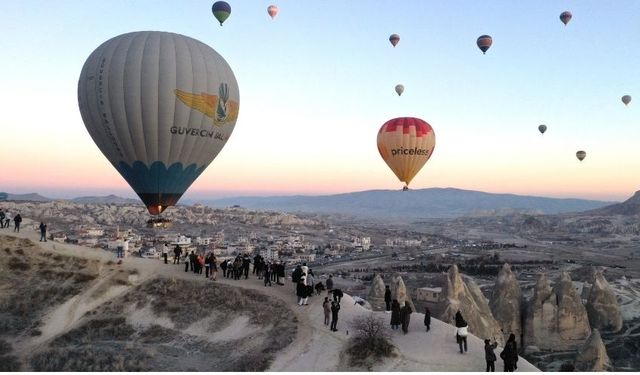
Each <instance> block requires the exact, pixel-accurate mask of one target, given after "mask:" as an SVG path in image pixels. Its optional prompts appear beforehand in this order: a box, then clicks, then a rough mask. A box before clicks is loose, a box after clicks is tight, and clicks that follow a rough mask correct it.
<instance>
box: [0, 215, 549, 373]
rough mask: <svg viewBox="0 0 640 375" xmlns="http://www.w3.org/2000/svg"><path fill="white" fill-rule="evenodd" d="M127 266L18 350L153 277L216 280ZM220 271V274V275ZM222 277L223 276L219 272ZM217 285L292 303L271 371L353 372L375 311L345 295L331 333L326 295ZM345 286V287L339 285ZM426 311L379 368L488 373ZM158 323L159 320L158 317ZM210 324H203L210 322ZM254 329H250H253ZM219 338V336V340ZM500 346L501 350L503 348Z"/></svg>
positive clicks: (141, 318) (60, 311) (478, 348)
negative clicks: (352, 350) (120, 281)
mask: <svg viewBox="0 0 640 375" xmlns="http://www.w3.org/2000/svg"><path fill="white" fill-rule="evenodd" d="M0 233H2V234H6V235H16V236H17V237H21V238H29V239H31V240H32V241H34V242H35V243H37V244H39V245H40V246H42V247H43V248H45V249H47V250H50V251H52V252H56V253H61V254H66V255H73V256H81V257H86V258H89V259H99V260H102V261H108V260H112V261H113V260H115V256H114V254H113V253H110V252H107V251H104V250H100V249H92V248H86V247H80V246H75V245H68V244H62V243H57V242H52V241H48V242H46V243H44V242H38V239H39V234H38V233H37V232H36V231H34V230H33V229H31V228H30V227H29V226H27V225H25V226H24V229H23V230H22V232H20V233H19V234H14V233H13V232H9V231H6V230H3V231H2V232H0ZM118 267H120V268H122V269H125V270H131V269H135V270H137V273H138V274H137V275H135V277H133V278H131V276H130V280H129V282H130V283H131V284H132V285H131V286H122V285H117V286H110V287H109V288H107V290H106V291H105V292H103V293H96V290H97V289H99V288H101V285H100V282H98V283H97V284H95V285H94V286H92V287H91V288H90V289H88V290H86V291H84V292H83V293H81V294H79V295H77V296H75V297H73V298H72V299H70V300H69V301H67V302H66V303H64V304H63V305H60V306H58V307H57V308H55V309H54V310H53V311H51V312H49V313H48V314H47V316H46V317H45V319H44V320H43V322H44V325H43V328H42V332H43V334H42V335H41V336H38V337H34V338H29V337H25V338H24V339H23V340H22V341H20V342H16V343H15V344H14V348H15V349H16V351H18V350H20V351H23V350H34V349H36V348H37V347H39V346H41V345H43V343H45V342H47V341H48V340H50V339H51V338H53V337H55V336H56V335H57V334H59V333H61V332H64V331H67V330H68V329H70V328H72V327H73V326H74V324H75V323H76V322H77V321H78V319H79V318H80V317H82V315H83V314H84V313H85V312H86V311H89V310H90V309H93V308H95V307H96V306H99V305H100V304H102V303H105V302H107V301H109V300H111V299H113V298H115V297H117V296H120V295H122V294H124V293H126V291H127V290H129V288H132V287H135V286H136V285H140V284H141V283H142V282H144V281H146V280H148V279H149V278H152V277H155V276H159V275H163V276H166V277H170V278H176V279H185V280H201V281H202V283H207V282H210V283H213V282H214V281H209V280H205V279H204V277H203V276H196V275H194V274H193V273H191V272H184V265H182V264H181V265H173V264H169V265H165V264H164V263H163V262H162V261H159V260H153V259H142V258H127V259H125V261H124V264H122V265H120V266H118ZM220 275H221V274H220ZM220 275H219V276H220ZM215 282H217V283H223V284H228V285H234V286H238V287H242V288H250V289H255V290H259V291H261V292H263V293H265V294H267V295H270V296H273V297H277V298H278V299H280V300H281V301H282V302H283V303H288V304H290V308H291V309H292V310H293V312H294V314H295V316H296V318H297V319H298V322H299V324H298V331H297V337H296V338H295V340H294V341H293V342H292V343H291V344H290V345H288V346H287V347H286V348H283V349H282V351H281V352H279V353H278V354H277V356H276V359H275V360H274V361H273V363H272V364H271V367H270V368H269V370H270V371H349V370H354V369H351V368H348V367H346V366H345V365H344V363H345V361H341V353H342V352H343V351H344V350H345V348H346V343H347V341H348V339H349V338H350V335H349V333H350V334H351V335H353V329H351V328H350V322H351V320H352V319H353V318H354V317H356V316H359V315H363V314H369V313H371V312H370V311H368V310H366V309H364V308H363V307H361V306H360V305H357V304H354V301H353V299H352V298H351V297H350V296H348V295H345V296H344V297H343V299H342V303H341V307H342V308H341V310H340V316H339V320H338V330H339V331H338V332H331V331H329V329H328V327H327V326H325V325H324V323H323V321H324V314H323V311H322V300H323V297H324V294H322V295H321V296H317V297H316V296H314V297H313V298H311V299H310V301H309V302H310V303H309V305H308V306H298V305H296V297H295V293H294V288H293V285H292V284H291V282H285V285H284V286H276V285H275V284H274V286H272V287H265V286H264V285H263V283H262V281H261V280H257V279H256V278H255V276H254V277H249V279H248V280H240V281H234V280H229V279H222V278H219V279H218V281H215ZM337 286H338V287H340V285H337ZM374 314H376V315H378V316H381V317H382V318H383V319H384V320H385V321H388V320H389V319H390V315H389V314H386V313H384V312H375V313H374ZM423 318H424V315H423V314H421V313H413V314H412V315H411V324H410V326H409V333H408V334H406V335H405V334H403V333H402V332H401V331H392V333H391V338H392V341H393V343H394V345H395V346H396V347H397V348H398V349H399V352H400V355H399V356H398V357H396V358H392V359H388V360H386V361H385V362H384V363H382V364H380V365H379V366H377V367H375V368H374V369H373V370H375V371H484V369H485V360H484V343H483V341H482V340H481V339H479V338H476V337H473V336H470V337H469V338H468V344H469V351H468V353H466V354H460V353H459V352H458V347H457V344H456V342H455V338H454V327H452V326H451V325H449V324H445V323H443V322H441V321H439V320H437V319H433V318H432V323H431V331H430V332H428V333H427V332H425V328H424V325H423ZM243 319H244V318H243V317H239V318H237V319H236V320H235V323H236V324H231V325H229V326H228V327H227V328H225V330H224V332H225V335H227V337H239V336H242V335H244V334H245V333H246V332H248V330H247V323H246V319H245V320H243ZM127 320H130V321H131V322H132V323H135V324H143V325H144V324H149V323H150V321H149V320H150V316H149V314H145V311H135V312H133V311H132V313H131V314H130V315H129V316H128V317H127ZM154 323H156V324H158V323H160V324H161V325H162V322H158V321H156V320H154ZM205 323H206V322H200V324H205ZM194 324H196V325H195V326H193V327H190V328H191V329H192V330H193V331H194V332H195V331H197V330H198V326H197V324H198V322H196V323H194ZM249 329H250V328H249ZM219 339H220V338H219ZM500 350H501V349H500V348H498V349H496V353H499V352H500ZM496 367H497V369H498V370H500V369H501V368H502V363H501V361H500V360H498V363H496ZM518 371H538V370H537V369H536V368H535V367H534V366H533V365H531V364H530V363H528V362H527V361H526V360H524V359H522V358H520V360H519V361H518Z"/></svg>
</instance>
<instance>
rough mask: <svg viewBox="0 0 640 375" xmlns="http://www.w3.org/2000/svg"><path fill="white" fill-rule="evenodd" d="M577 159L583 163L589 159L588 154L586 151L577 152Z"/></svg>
mask: <svg viewBox="0 0 640 375" xmlns="http://www.w3.org/2000/svg"><path fill="white" fill-rule="evenodd" d="M576 157H577V158H578V160H580V161H582V160H584V158H586V157H587V153H586V152H584V151H578V152H576Z"/></svg>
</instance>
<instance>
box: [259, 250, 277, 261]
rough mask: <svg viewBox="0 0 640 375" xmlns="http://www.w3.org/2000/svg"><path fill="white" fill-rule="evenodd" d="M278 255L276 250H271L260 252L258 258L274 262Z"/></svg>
mask: <svg viewBox="0 0 640 375" xmlns="http://www.w3.org/2000/svg"><path fill="white" fill-rule="evenodd" d="M278 255H279V254H278V250H273V249H271V248H267V249H265V250H260V256H262V257H263V258H264V260H276V259H278Z"/></svg>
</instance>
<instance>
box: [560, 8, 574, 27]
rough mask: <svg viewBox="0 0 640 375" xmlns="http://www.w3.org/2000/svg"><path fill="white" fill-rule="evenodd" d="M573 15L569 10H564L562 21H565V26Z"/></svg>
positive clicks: (561, 15) (561, 14) (561, 16)
mask: <svg viewBox="0 0 640 375" xmlns="http://www.w3.org/2000/svg"><path fill="white" fill-rule="evenodd" d="M571 17H573V15H572V14H571V12H569V11H568V10H565V11H564V12H562V13H560V21H562V23H564V25H565V26H567V24H568V23H569V21H571Z"/></svg>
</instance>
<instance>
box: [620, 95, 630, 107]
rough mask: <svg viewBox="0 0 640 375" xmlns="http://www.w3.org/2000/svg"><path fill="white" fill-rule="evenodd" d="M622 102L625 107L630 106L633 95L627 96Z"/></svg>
mask: <svg viewBox="0 0 640 375" xmlns="http://www.w3.org/2000/svg"><path fill="white" fill-rule="evenodd" d="M622 102H623V103H624V105H629V103H631V95H625V96H623V97H622Z"/></svg>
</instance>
